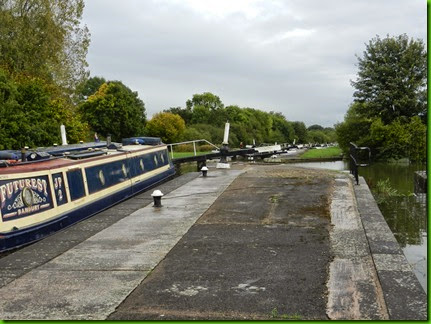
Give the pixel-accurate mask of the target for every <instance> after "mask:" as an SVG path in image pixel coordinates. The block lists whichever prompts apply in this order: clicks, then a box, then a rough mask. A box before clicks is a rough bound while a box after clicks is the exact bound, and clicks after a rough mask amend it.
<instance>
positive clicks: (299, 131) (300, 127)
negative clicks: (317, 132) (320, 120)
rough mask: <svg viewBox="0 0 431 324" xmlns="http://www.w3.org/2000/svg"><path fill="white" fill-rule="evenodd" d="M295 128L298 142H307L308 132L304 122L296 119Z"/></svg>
mask: <svg viewBox="0 0 431 324" xmlns="http://www.w3.org/2000/svg"><path fill="white" fill-rule="evenodd" d="M292 126H293V129H294V130H295V138H296V143H307V142H308V132H307V127H305V124H304V123H303V122H299V121H295V122H293V124H292Z"/></svg>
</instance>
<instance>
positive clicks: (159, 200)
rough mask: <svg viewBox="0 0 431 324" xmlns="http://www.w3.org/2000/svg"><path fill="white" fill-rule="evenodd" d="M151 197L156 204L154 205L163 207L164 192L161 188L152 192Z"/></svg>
mask: <svg viewBox="0 0 431 324" xmlns="http://www.w3.org/2000/svg"><path fill="white" fill-rule="evenodd" d="M151 197H153V199H154V205H153V207H162V197H163V194H162V192H161V191H160V190H154V191H153V193H152V194H151Z"/></svg>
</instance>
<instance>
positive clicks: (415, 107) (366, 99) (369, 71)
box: [352, 34, 427, 124]
mask: <svg viewBox="0 0 431 324" xmlns="http://www.w3.org/2000/svg"><path fill="white" fill-rule="evenodd" d="M358 67H359V71H358V77H357V80H356V81H352V85H353V87H354V88H355V89H356V91H355V92H354V94H353V96H354V98H355V101H357V102H360V103H361V104H362V105H361V106H360V107H359V111H358V112H359V113H360V114H361V115H362V116H364V117H370V118H373V117H379V118H381V119H382V121H383V122H384V123H385V124H389V123H391V122H392V121H393V120H395V119H397V118H398V117H401V116H405V117H413V116H425V114H426V109H427V102H426V78H427V54H426V50H425V48H424V44H423V42H422V41H421V40H413V39H409V38H408V37H407V35H405V34H404V35H400V36H398V37H389V36H387V37H386V38H384V39H381V38H380V37H379V36H377V37H376V38H373V39H372V40H371V41H370V42H369V44H368V45H366V50H365V51H364V53H363V57H358Z"/></svg>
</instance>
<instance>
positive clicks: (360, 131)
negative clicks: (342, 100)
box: [335, 102, 374, 153]
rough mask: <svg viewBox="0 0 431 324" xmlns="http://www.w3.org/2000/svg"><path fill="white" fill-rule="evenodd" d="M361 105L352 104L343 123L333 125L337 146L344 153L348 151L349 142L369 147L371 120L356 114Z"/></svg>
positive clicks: (357, 103)
mask: <svg viewBox="0 0 431 324" xmlns="http://www.w3.org/2000/svg"><path fill="white" fill-rule="evenodd" d="M361 105H362V104H361V103H359V102H354V103H352V104H351V105H350V107H349V109H348V110H347V113H346V115H345V116H344V121H343V122H342V123H338V124H336V125H335V132H336V134H337V142H338V145H339V146H340V148H341V149H342V150H343V151H344V152H345V153H347V152H348V151H349V147H350V142H353V143H355V144H356V145H359V146H370V145H369V142H370V127H371V124H372V120H371V119H370V118H366V117H363V116H362V115H361V114H359V113H358V111H359V110H361ZM373 153H374V152H373Z"/></svg>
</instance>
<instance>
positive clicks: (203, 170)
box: [201, 166, 208, 177]
mask: <svg viewBox="0 0 431 324" xmlns="http://www.w3.org/2000/svg"><path fill="white" fill-rule="evenodd" d="M201 171H202V176H203V177H206V176H207V173H208V168H207V167H206V166H203V167H202V169H201Z"/></svg>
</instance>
